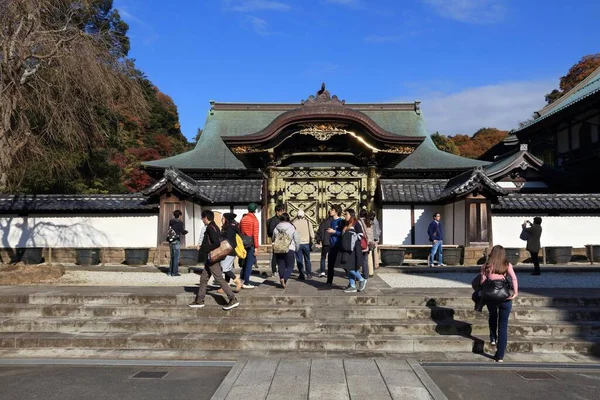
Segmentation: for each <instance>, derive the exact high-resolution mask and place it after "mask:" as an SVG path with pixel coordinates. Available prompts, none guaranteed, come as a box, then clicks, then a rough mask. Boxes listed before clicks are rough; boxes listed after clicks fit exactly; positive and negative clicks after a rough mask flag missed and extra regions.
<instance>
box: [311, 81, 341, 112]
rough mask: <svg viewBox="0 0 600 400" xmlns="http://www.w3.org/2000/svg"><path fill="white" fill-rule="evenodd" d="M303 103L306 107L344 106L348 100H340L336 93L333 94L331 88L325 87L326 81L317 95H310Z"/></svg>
mask: <svg viewBox="0 0 600 400" xmlns="http://www.w3.org/2000/svg"><path fill="white" fill-rule="evenodd" d="M301 103H302V105H303V106H305V107H314V106H324V105H328V106H339V107H341V106H343V105H344V104H346V100H340V99H339V98H338V97H337V96H336V95H333V96H332V95H331V93H329V90H327V89H326V88H325V82H323V83H322V84H321V89H320V90H319V91H317V93H316V96H313V95H310V96H308V99H306V100H302V101H301Z"/></svg>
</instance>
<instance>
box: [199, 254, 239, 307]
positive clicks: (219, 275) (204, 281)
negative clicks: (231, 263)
mask: <svg viewBox="0 0 600 400" xmlns="http://www.w3.org/2000/svg"><path fill="white" fill-rule="evenodd" d="M211 275H212V276H213V277H214V278H215V283H216V284H217V285H219V286H221V289H223V291H224V292H225V295H226V296H227V298H228V299H229V300H231V299H233V298H235V295H234V294H233V291H232V290H231V288H230V287H229V285H228V284H227V282H225V279H224V278H223V270H222V269H221V264H219V263H216V264H213V265H206V264H205V265H204V271H202V275H200V289H198V295H197V296H196V301H204V298H205V297H206V288H207V286H208V278H210V276H211Z"/></svg>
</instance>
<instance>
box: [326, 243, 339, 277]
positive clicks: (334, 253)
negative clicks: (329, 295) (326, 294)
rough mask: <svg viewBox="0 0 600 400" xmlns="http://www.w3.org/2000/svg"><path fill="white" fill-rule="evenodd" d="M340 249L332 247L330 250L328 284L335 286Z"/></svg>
mask: <svg viewBox="0 0 600 400" xmlns="http://www.w3.org/2000/svg"><path fill="white" fill-rule="evenodd" d="M338 252H339V247H338V246H331V248H330V249H329V256H328V257H329V258H328V259H327V283H329V284H333V272H334V269H335V259H336V257H337V255H338Z"/></svg>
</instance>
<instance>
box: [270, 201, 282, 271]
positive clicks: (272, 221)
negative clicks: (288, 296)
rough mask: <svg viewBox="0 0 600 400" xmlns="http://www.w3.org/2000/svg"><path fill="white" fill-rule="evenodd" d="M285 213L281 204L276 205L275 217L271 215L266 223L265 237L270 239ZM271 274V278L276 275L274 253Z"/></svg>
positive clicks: (273, 254)
mask: <svg viewBox="0 0 600 400" xmlns="http://www.w3.org/2000/svg"><path fill="white" fill-rule="evenodd" d="M284 211H285V207H284V206H283V204H277V205H276V206H275V215H273V216H272V217H271V218H269V220H268V221H267V237H270V238H272V237H273V233H274V232H275V227H276V226H277V224H279V222H281V214H283V212H284ZM271 273H272V274H273V276H276V275H277V260H276V259H275V253H272V255H271Z"/></svg>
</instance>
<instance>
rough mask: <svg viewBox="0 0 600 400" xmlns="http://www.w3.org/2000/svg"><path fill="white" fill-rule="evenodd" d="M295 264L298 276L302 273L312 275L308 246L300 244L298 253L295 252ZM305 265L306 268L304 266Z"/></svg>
mask: <svg viewBox="0 0 600 400" xmlns="http://www.w3.org/2000/svg"><path fill="white" fill-rule="evenodd" d="M296 262H297V263H298V272H300V276H303V275H304V273H306V274H307V275H311V274H312V264H311V263H310V244H301V245H300V246H299V249H298V251H297V252H296ZM304 263H306V268H305V264H304Z"/></svg>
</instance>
